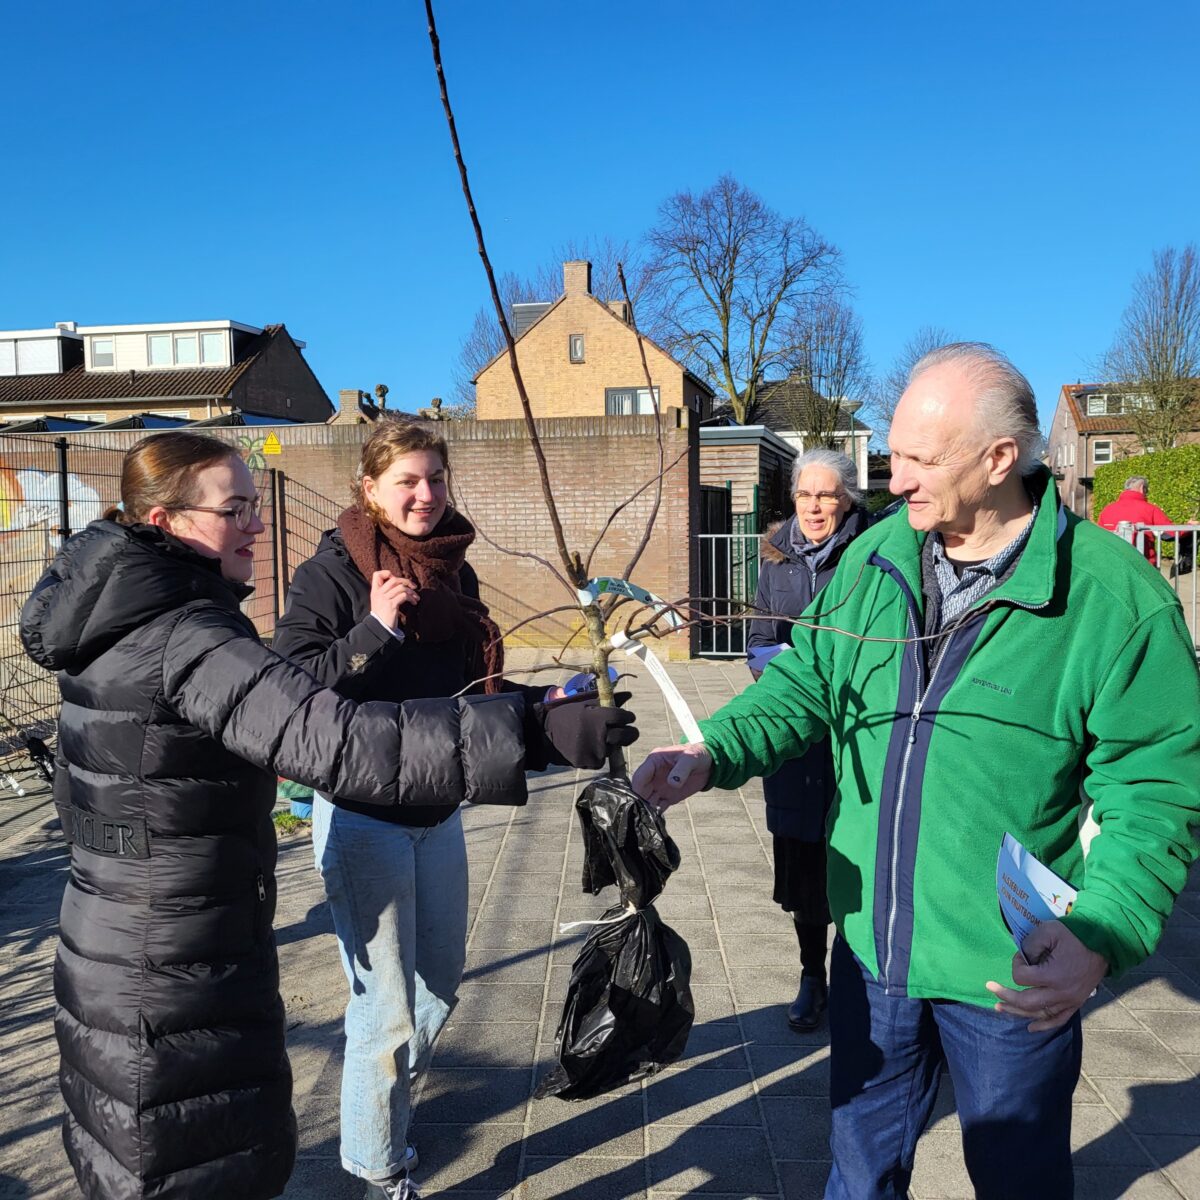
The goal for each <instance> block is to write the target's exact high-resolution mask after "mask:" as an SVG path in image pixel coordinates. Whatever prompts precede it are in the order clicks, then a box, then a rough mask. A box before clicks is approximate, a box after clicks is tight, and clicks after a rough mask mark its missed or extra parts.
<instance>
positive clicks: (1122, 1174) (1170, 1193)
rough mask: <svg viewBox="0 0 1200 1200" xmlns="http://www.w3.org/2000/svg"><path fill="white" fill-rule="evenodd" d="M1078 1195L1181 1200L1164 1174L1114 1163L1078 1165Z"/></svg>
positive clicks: (1091, 1199) (1103, 1199)
mask: <svg viewBox="0 0 1200 1200" xmlns="http://www.w3.org/2000/svg"><path fill="white" fill-rule="evenodd" d="M1191 1194H1192V1195H1196V1194H1197V1193H1191ZM1075 1196H1076V1200H1117V1198H1118V1197H1119V1198H1120V1200H1179V1193H1178V1192H1177V1191H1176V1190H1175V1189H1174V1188H1173V1187H1172V1186H1171V1185H1170V1184H1169V1183H1168V1182H1167V1180H1166V1177H1165V1176H1164V1175H1162V1174H1161V1172H1158V1171H1150V1172H1148V1173H1147V1172H1146V1171H1145V1169H1144V1168H1140V1167H1120V1166H1114V1165H1113V1164H1112V1163H1108V1164H1106V1165H1105V1166H1102V1167H1096V1166H1089V1165H1087V1164H1086V1163H1085V1164H1079V1163H1076V1165H1075Z"/></svg>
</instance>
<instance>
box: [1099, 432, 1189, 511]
mask: <svg viewBox="0 0 1200 1200" xmlns="http://www.w3.org/2000/svg"><path fill="white" fill-rule="evenodd" d="M1131 475H1144V476H1145V477H1146V478H1147V479H1148V480H1149V481H1150V502H1151V503H1152V504H1157V505H1158V507H1159V508H1161V509H1162V510H1163V512H1165V513H1166V514H1167V516H1168V517H1170V518H1171V520H1172V521H1179V522H1181V523H1182V522H1184V521H1195V520H1196V519H1197V517H1200V443H1197V444H1192V445H1188V446H1177V447H1176V448H1175V449H1174V450H1163V451H1161V452H1160V453H1158V454H1140V455H1138V457H1137V458H1123V459H1121V461H1120V462H1112V463H1105V464H1104V466H1102V467H1097V468H1096V481H1095V483H1094V484H1093V501H1092V511H1093V512H1094V513H1095V514H1096V515H1097V516H1099V515H1100V510H1101V509H1102V508H1103V507H1104V506H1105V505H1106V504H1111V503H1112V502H1113V501H1114V500H1115V499H1116V498H1117V497H1118V496H1119V495H1120V494H1121V489H1122V486H1123V485H1124V483H1125V480H1127V479H1128V478H1129V477H1130V476H1131Z"/></svg>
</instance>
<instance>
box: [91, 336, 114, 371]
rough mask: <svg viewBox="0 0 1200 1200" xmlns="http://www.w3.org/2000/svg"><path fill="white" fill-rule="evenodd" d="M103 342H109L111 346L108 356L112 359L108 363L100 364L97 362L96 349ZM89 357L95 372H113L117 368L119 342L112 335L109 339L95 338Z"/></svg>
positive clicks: (92, 341)
mask: <svg viewBox="0 0 1200 1200" xmlns="http://www.w3.org/2000/svg"><path fill="white" fill-rule="evenodd" d="M101 342H107V343H108V345H109V351H108V356H109V358H110V359H111V361H110V362H107V363H98V362H97V361H96V347H97V346H98V345H100V343H101ZM88 357H89V358H90V359H91V367H92V370H93V371H113V370H115V369H116V366H117V341H116V338H114V337H113V336H112V335H111V334H110V335H109V336H108V337H94V338H92V340H91V344H90V345H89V346H88Z"/></svg>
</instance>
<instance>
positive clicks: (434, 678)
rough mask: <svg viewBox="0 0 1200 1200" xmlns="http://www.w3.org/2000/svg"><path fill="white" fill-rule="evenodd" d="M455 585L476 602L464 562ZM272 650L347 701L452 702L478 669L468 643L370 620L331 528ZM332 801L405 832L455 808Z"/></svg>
mask: <svg viewBox="0 0 1200 1200" xmlns="http://www.w3.org/2000/svg"><path fill="white" fill-rule="evenodd" d="M459 586H460V587H461V589H462V592H463V594H464V595H466V596H470V597H471V598H472V599H474V600H478V599H479V580H478V578H477V577H476V575H475V572H474V570H473V569H472V567H471V565H470V564H469V563H464V564H463V566H462V569H461V570H460V572H459ZM272 645H273V646H274V648H275V650H276V651H278V653H280V654H283V655H285V656H286V657H288V658H290V659H291V660H292V661H293V662H294V663H298V664H299V665H300V666H302V667H303V668H304V669H305V670H306V671H310V672H311V673H312V674H313V675H314V676H316V678H317V679H319V680H320V681H321V682H322V683H323V684H325V686H326V687H331V688H335V689H336V690H337V691H338V692H339V693H340V694H341V695H343V696H346V697H347V698H348V699H351V700H390V701H394V702H396V703H399V702H400V701H403V700H412V699H416V698H419V697H428V696H452V695H454V694H455V693H456V692H460V691H462V690H463V689H464V688H465V687H467V686H468V684H470V683H471V682H472V681H473V680H475V679H476V678H478V677H479V675H480V673H481V672H482V671H483V670H484V668H483V665H482V656H481V655H480V653H479V650H478V647H477V646H476V645H474V644H469V643H467V642H465V641H462V640H451V641H447V642H422V641H418V640H417V639H415V638H407V639H404V640H401V639H399V638H396V637H393V636H392V634H391V633H389V632H388V630H386V629H385V628H384V627H383V625H382V624H381V623H380V622H379V621H377V620H376V619H375V618H374V617H373V616H371V585H370V583H369V582H368V581H367V580H366V579H365V578H364V577H363V573H362V572H361V571H360V570H359V569H358V567H357V566H356V565H355V563H354V561H353V560H352V559H351V557H350V553H349V551H348V550H347V549H346V546H345V543H344V542H343V541H342V535H341V533H340V532H339V531H338V530H336V529H331V530H329V531H328V532H327V533H326V534H325V535H324V536H323V537H322V538H321V543H320V545H319V546H318V547H317V552H316V554H314V555H313V556H312V558H310V559H308V560H307V561H306V562H303V563H301V564H300V566H299V567H297V568H296V573H295V575H294V576H293V577H292V581H291V586H290V587H289V588H288V597H287V612H285V613H284V614H283V616H282V617H281V618H280V620H279V622H278V624H277V625H276V626H275V635H274V638H273V640H272ZM506 686H507V687H510V688H511V689H512V690H515V691H521V692H524V693H525V694H526V696H527V697H528V698H529V699H531V700H532V699H540V698H541V696H542V693H543V692H544V690H545V689H535V688H521V687H519V686H517V685H506ZM338 802H339V803H340V804H341V805H342V806H343V807H345V808H349V809H351V810H353V811H355V812H365V813H366V814H367V815H369V816H375V817H379V818H380V819H382V820H385V821H393V822H397V823H400V824H405V825H435V824H437V823H438V822H440V821H444V820H445V819H446V818H447V817H448V816H449V815H450V814H451V813H452V812H454V810H455V808H456V807H457V804H458V802H457V799H456V798H455V797H454V796H448V797H447V803H446V804H443V805H429V806H422V807H421V808H420V809H413V808H399V809H392V810H386V809H381V808H379V806H378V805H373V806H368V805H359V804H355V803H354V801H353V800H351V799H349V798H347V797H343V796H339V797H338Z"/></svg>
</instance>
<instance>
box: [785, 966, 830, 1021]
mask: <svg viewBox="0 0 1200 1200" xmlns="http://www.w3.org/2000/svg"><path fill="white" fill-rule="evenodd" d="M828 1004H829V988H828V987H827V986H826V983H825V978H824V976H820V977H818V976H816V975H809V974H808V973H807V972H805V974H804V975H802V976H801V977H800V990H799V991H798V992H797V993H796V998H795V1000H793V1001H792V1002H791V1004H789V1005H788V1024H789V1025H790V1026H791V1027H792V1028H793V1029H795V1030H796V1031H797V1032H799V1033H811V1032H812V1030H814V1029H816V1027H817V1026H818V1025H820V1023H821V1014H822V1013H823V1012H824V1011H825V1009H826V1007H827V1006H828Z"/></svg>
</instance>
